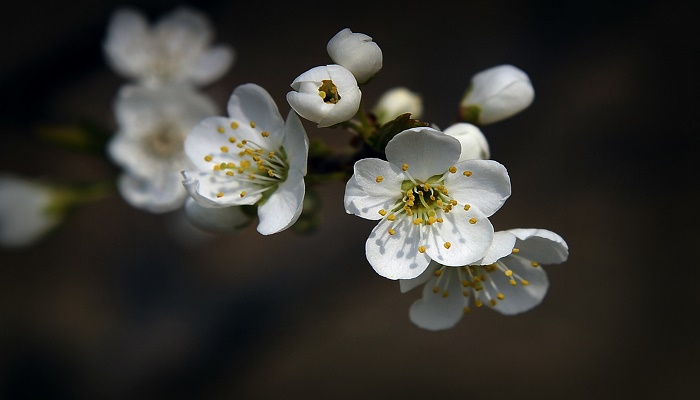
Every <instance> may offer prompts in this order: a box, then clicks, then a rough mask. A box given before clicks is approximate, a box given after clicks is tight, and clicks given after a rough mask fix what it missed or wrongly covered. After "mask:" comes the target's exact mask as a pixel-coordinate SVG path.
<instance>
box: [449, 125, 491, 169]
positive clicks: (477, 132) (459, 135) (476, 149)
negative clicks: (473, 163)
mask: <svg viewBox="0 0 700 400" xmlns="http://www.w3.org/2000/svg"><path fill="white" fill-rule="evenodd" d="M444 132H445V134H446V135H450V136H452V137H454V138H456V139H457V140H459V143H460V144H461V145H462V152H461V153H460V155H459V161H464V160H488V159H489V157H491V153H490V152H489V143H488V141H487V140H486V137H485V136H484V134H483V133H482V132H481V129H479V128H478V127H477V126H475V125H472V124H469V123H466V122H458V123H456V124H453V125H451V126H449V127H448V128H447V129H445V131H444Z"/></svg>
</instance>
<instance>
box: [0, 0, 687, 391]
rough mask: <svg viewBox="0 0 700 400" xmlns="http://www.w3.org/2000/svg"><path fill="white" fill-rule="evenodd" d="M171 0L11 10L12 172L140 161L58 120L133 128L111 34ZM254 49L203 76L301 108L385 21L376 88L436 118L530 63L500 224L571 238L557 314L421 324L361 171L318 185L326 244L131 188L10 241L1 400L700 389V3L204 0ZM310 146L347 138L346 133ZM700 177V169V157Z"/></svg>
mask: <svg viewBox="0 0 700 400" xmlns="http://www.w3.org/2000/svg"><path fill="white" fill-rule="evenodd" d="M181 4H186V3H176V2H167V1H142V2H138V3H135V2H131V3H129V2H119V1H75V2H49V1H41V0H40V1H38V2H36V1H35V2H11V1H6V2H3V4H2V5H1V6H0V10H1V12H0V15H1V16H2V17H0V18H2V23H0V34H1V36H2V37H3V46H2V48H3V56H2V62H0V171H14V172H17V173H20V174H22V175H24V176H27V177H46V178H50V179H55V180H60V181H65V182H77V181H83V180H91V179H101V178H109V177H113V176H116V175H117V174H118V172H119V170H118V169H117V168H116V167H114V166H113V165H111V164H110V163H109V161H107V160H105V159H104V158H100V157H99V156H94V155H87V154H81V153H75V152H71V151H68V150H63V149H57V148H55V147H52V146H50V145H47V144H45V143H42V142H40V141H38V140H37V128H38V127H40V126H43V125H45V124H58V125H61V124H73V123H76V122H78V121H93V122H97V123H99V124H102V126H104V127H106V128H107V129H109V130H112V129H114V128H115V122H114V119H113V115H112V99H113V97H114V95H115V94H116V91H117V90H118V88H119V87H120V86H121V85H123V84H124V83H125V80H124V79H123V78H122V77H120V76H118V75H116V74H115V73H114V72H113V71H112V70H111V69H109V68H108V67H107V65H106V64H105V62H104V58H103V54H102V50H101V42H102V40H103V38H104V34H105V29H106V25H107V21H108V19H109V16H110V15H111V13H112V12H113V11H114V10H115V9H116V8H117V7H119V6H125V5H129V6H134V7H137V8H139V9H140V10H142V11H143V12H144V13H146V14H147V15H148V16H149V18H151V20H154V19H156V18H157V17H159V16H161V15H163V14H164V13H166V12H169V11H171V10H172V9H173V8H174V7H176V6H178V5H181ZM190 5H191V6H193V7H195V8H197V9H199V10H200V11H203V12H205V13H207V14H208V15H209V17H210V18H211V20H212V22H213V23H214V25H215V27H216V42H221V43H229V44H231V45H232V46H233V47H235V49H236V51H237V53H238V59H237V61H236V63H235V65H234V66H233V68H232V69H231V70H230V71H229V72H228V73H227V74H226V76H224V77H223V78H222V79H220V80H218V81H216V82H215V83H214V84H212V85H210V86H208V87H206V88H205V89H204V90H205V92H206V93H208V94H209V95H210V96H212V98H213V99H215V101H216V102H217V103H218V104H220V105H221V107H222V108H223V107H224V106H225V104H226V100H227V98H228V96H229V95H230V93H231V91H232V90H233V88H235V87H236V86H237V85H239V84H242V83H247V82H254V83H257V84H260V85H261V86H263V87H264V88H266V89H267V90H268V91H269V92H270V94H271V95H272V96H273V97H274V98H275V100H276V101H277V104H278V105H279V107H280V110H281V111H282V114H286V112H287V111H288V110H289V106H288V104H287V103H286V101H285V99H284V95H285V93H286V92H287V91H288V90H289V84H290V83H291V81H292V80H293V79H294V78H295V77H296V76H297V75H299V74H300V73H302V72H304V71H306V70H308V69H310V68H312V67H315V66H317V65H325V64H328V63H330V62H331V61H330V59H329V57H328V55H327V53H326V51H325V46H326V43H327V41H328V40H329V39H330V38H331V37H332V36H333V35H334V34H335V33H336V32H337V31H339V30H340V29H342V28H345V27H349V28H351V29H352V30H353V31H355V32H362V33H366V34H369V35H370V36H372V37H373V38H374V40H375V41H376V42H377V43H378V44H379V45H380V47H381V48H382V50H383V53H384V68H383V69H382V71H380V73H379V74H378V76H377V77H376V79H375V80H374V81H372V82H371V83H370V84H369V85H367V86H366V87H365V88H363V94H364V99H365V101H366V102H369V103H371V102H372V101H373V99H375V100H376V99H377V98H378V96H379V95H380V94H381V93H382V92H383V91H385V90H387V89H389V88H392V87H394V86H398V85H403V86H407V87H409V88H410V89H412V90H414V91H416V92H418V93H420V94H422V95H423V99H424V102H425V112H424V118H423V119H424V120H427V121H430V122H433V123H435V124H437V125H438V126H440V127H443V128H444V127H447V126H448V125H450V124H451V123H452V122H454V117H455V115H456V108H457V104H458V102H459V100H460V99H461V96H462V94H463V92H464V90H465V89H466V87H467V85H468V83H469V79H470V77H471V75H472V74H474V73H476V72H478V71H481V70H483V69H485V68H488V67H491V66H494V65H498V64H504V63H510V64H513V65H516V66H518V67H520V68H521V69H523V70H524V71H526V72H527V73H528V74H529V76H530V78H531V80H532V82H533V85H534V87H535V91H536V98H535V101H534V103H533V104H532V106H531V107H530V108H528V109H527V110H525V111H524V112H522V113H521V114H518V115H517V116H515V117H513V118H511V119H508V120H505V121H502V122H499V123H496V124H493V125H490V126H487V127H484V128H483V132H484V134H485V135H486V136H487V138H488V140H489V143H490V146H491V152H492V158H493V159H495V160H497V161H500V162H501V163H503V164H504V165H505V166H506V167H507V168H508V170H509V173H510V176H511V180H512V187H513V195H512V196H511V198H510V199H509V200H508V201H507V202H506V204H505V206H504V207H503V208H502V209H501V210H500V211H499V212H498V213H497V214H496V215H494V216H493V217H492V218H491V220H492V222H493V223H494V225H495V227H496V229H499V230H500V229H509V228H530V227H532V228H544V229H549V230H552V231H554V232H557V233H559V234H560V235H562V236H563V237H564V238H565V239H566V240H567V242H568V244H569V246H570V251H571V254H570V257H569V260H568V262H566V263H564V264H562V265H556V266H554V265H553V266H548V267H545V269H546V270H547V272H548V275H549V278H550V283H551V286H550V290H549V293H548V295H547V297H546V298H545V299H544V302H543V303H542V304H541V305H540V306H539V307H537V308H535V309H534V310H533V311H531V312H528V313H525V314H522V315H518V316H514V317H506V316H502V315H500V314H498V313H496V312H494V311H492V310H487V309H480V310H477V311H475V312H473V313H472V314H471V315H469V316H466V317H465V318H463V319H462V321H461V322H460V323H459V324H458V325H457V327H455V328H454V329H451V330H448V331H443V332H428V331H424V330H421V329H419V328H417V327H415V326H414V325H413V324H412V323H411V322H410V321H409V319H408V308H409V306H410V304H411V303H412V302H413V301H414V300H416V299H417V298H418V297H419V296H420V292H419V291H418V290H416V291H413V292H409V293H407V294H401V293H400V292H399V288H398V284H397V283H396V282H393V281H389V280H386V279H384V278H381V277H379V276H378V275H376V273H374V271H373V270H372V269H371V267H370V266H369V264H368V263H367V262H366V260H365V256H364V243H365V240H366V238H367V235H368V234H369V232H370V231H371V229H372V227H373V226H374V222H371V221H366V220H362V219H360V218H358V217H355V216H350V215H347V214H346V213H345V211H344V209H343V205H342V198H343V190H344V185H343V184H342V183H340V182H330V183H327V184H323V185H321V186H319V187H317V190H318V194H319V198H320V202H321V203H320V204H321V205H320V214H321V217H322V221H321V225H320V227H319V229H318V231H317V232H316V233H315V234H313V235H299V234H297V233H295V232H294V231H292V230H288V231H285V232H283V233H280V234H277V235H273V236H271V237H263V236H261V235H259V234H258V233H257V232H256V231H255V224H253V226H250V227H248V228H247V229H246V230H245V231H244V232H243V233H241V234H240V235H238V236H236V237H233V238H231V237H211V238H206V239H202V240H196V239H195V238H189V239H183V235H182V233H181V232H180V231H179V230H178V228H177V223H178V221H179V220H178V216H179V215H175V214H177V213H172V214H173V215H171V214H166V215H153V214H149V213H146V212H143V211H139V210H137V209H134V208H132V207H130V206H129V205H128V204H126V203H125V202H124V201H123V200H122V199H121V198H120V197H119V196H118V195H116V196H113V197H112V198H109V199H107V200H104V201H101V202H98V203H95V204H91V205H89V206H87V207H85V208H82V209H80V210H78V211H77V212H76V213H75V214H74V215H73V216H72V217H71V218H70V219H69V220H68V221H66V223H65V224H63V225H62V226H61V227H60V228H59V229H58V230H57V231H56V232H55V233H54V234H53V235H51V236H49V237H47V238H45V239H44V240H42V241H41V242H39V243H38V244H37V245H35V246H33V247H30V248H27V249H25V250H9V249H0V398H7V399H30V398H38V399H141V398H147V399H161V398H171V399H174V398H178V399H179V398H182V399H219V398H222V399H223V398H226V399H268V398H308V399H409V398H431V397H438V398H440V399H445V400H446V399H466V398H470V399H507V398H520V399H523V398H524V399H530V398H533V399H619V398H640V399H659V398H661V399H671V398H673V399H690V398H694V396H697V391H698V390H697V389H696V386H697V382H696V379H697V376H698V374H699V373H700V341H699V340H698V330H697V328H696V327H695V325H696V324H695V320H696V319H697V317H698V309H699V308H698V307H699V306H700V301H699V298H700V297H699V296H698V295H697V294H696V293H695V286H696V285H697V283H698V279H699V278H700V277H699V276H698V275H699V274H698V272H697V271H698V268H697V260H698V257H697V255H696V254H695V252H694V250H693V249H694V247H695V246H696V245H697V239H698V234H697V226H698V222H699V221H698V212H697V205H698V196H697V195H698V185H697V182H698V180H697V177H696V173H695V171H694V168H696V167H697V159H696V158H695V157H696V154H697V147H698V146H697V144H698V129H697V126H698V124H697V122H696V121H697V105H698V101H697V89H698V85H697V77H696V76H697V71H698V68H697V64H694V61H693V56H694V55H697V54H698V46H697V43H698V35H697V30H696V26H697V21H696V20H697V15H698V9H697V6H696V4H695V3H694V2H692V1H691V0H688V1H675V0H665V1H659V0H649V1H618V2H612V1H604V0H592V1H586V2H583V1H581V2H574V1H519V2H507V1H500V0H495V1H469V0H466V1H461V2H457V3H454V4H451V5H447V3H446V2H415V3H413V2H401V3H400V2H395V3H393V4H390V3H379V2H351V1H347V2H341V1H334V2H330V1H327V2H308V1H296V2H286V3H271V2H264V1H254V2H241V1H202V2H197V3H192V4H190ZM305 126H306V127H307V130H308V132H309V135H310V136H311V137H312V138H321V139H324V140H328V141H329V142H331V143H341V144H343V143H344V142H345V141H346V140H347V138H348V135H347V134H346V133H345V132H343V131H340V130H328V129H326V130H318V129H316V128H315V127H314V125H313V124H310V123H305ZM691 168H692V169H691Z"/></svg>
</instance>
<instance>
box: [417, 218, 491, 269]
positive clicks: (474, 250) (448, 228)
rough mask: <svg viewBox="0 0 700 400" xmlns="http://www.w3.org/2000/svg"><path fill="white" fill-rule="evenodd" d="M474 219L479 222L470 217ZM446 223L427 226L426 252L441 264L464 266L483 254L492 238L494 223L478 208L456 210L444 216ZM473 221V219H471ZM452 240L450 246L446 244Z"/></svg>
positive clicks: (478, 258)
mask: <svg viewBox="0 0 700 400" xmlns="http://www.w3.org/2000/svg"><path fill="white" fill-rule="evenodd" d="M472 218H474V220H476V223H474V224H472V223H471V222H470V220H471V219H472ZM443 220H444V222H442V223H434V224H432V225H430V226H428V227H424V228H423V229H426V232H427V235H425V236H426V238H425V240H426V243H424V245H425V247H426V253H427V254H428V255H429V256H430V258H432V259H433V260H435V261H437V262H438V263H440V264H442V265H448V266H453V267H461V266H464V265H470V264H473V263H475V262H476V261H477V260H480V259H481V258H483V257H484V255H485V254H486V252H487V251H488V249H489V247H490V246H491V243H492V241H493V234H494V232H493V225H491V222H490V221H489V220H488V218H486V216H484V215H483V214H482V213H481V212H480V211H479V210H478V209H476V208H475V207H472V208H470V209H469V210H468V211H464V210H463V209H459V208H457V209H455V210H453V211H452V212H449V213H446V214H444V215H443ZM472 221H473V220H472ZM446 242H449V243H450V246H449V248H446V245H445V243H446ZM422 244H423V243H422Z"/></svg>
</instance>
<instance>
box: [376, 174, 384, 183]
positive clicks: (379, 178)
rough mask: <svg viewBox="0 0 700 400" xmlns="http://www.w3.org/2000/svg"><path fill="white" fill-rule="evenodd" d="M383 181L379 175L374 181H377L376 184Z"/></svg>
mask: <svg viewBox="0 0 700 400" xmlns="http://www.w3.org/2000/svg"><path fill="white" fill-rule="evenodd" d="M383 180H384V177H383V176H381V175H379V176H378V177H377V179H375V181H377V183H379V182H381V181H383Z"/></svg>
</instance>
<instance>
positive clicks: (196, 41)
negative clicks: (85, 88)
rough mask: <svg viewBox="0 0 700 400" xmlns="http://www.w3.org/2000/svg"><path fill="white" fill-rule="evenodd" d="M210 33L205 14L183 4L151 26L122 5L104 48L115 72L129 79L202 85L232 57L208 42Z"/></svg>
mask: <svg viewBox="0 0 700 400" xmlns="http://www.w3.org/2000/svg"><path fill="white" fill-rule="evenodd" d="M212 37H213V28H212V26H211V24H210V22H209V20H208V19H207V18H206V16H204V15H203V14H201V13H199V12H196V11H194V10H191V9H188V8H184V7H181V8H178V9H176V10H174V11H172V12H171V13H169V14H167V15H165V16H163V18H161V19H160V20H159V21H158V22H157V23H156V24H154V26H152V27H151V26H149V24H148V21H147V20H146V18H145V17H144V15H143V14H141V13H140V12H138V11H136V10H134V9H130V8H123V9H120V10H118V11H117V12H115V13H114V15H113V16H112V18H111V20H110V23H109V27H108V30H107V37H106V39H105V42H104V51H105V54H106V57H107V61H108V62H109V64H110V65H111V66H112V67H113V68H114V69H115V70H116V72H118V73H120V74H122V75H124V76H125V77H127V78H129V79H135V80H137V81H139V82H141V83H146V84H150V85H160V84H165V83H175V82H177V83H180V82H188V83H192V84H195V85H205V84H208V83H210V82H213V81H214V80H216V79H218V78H219V77H221V76H222V75H223V74H224V73H226V71H227V70H228V68H229V67H230V66H231V64H233V61H234V56H235V53H234V50H233V49H232V48H231V47H229V46H226V45H218V46H211V42H212Z"/></svg>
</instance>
